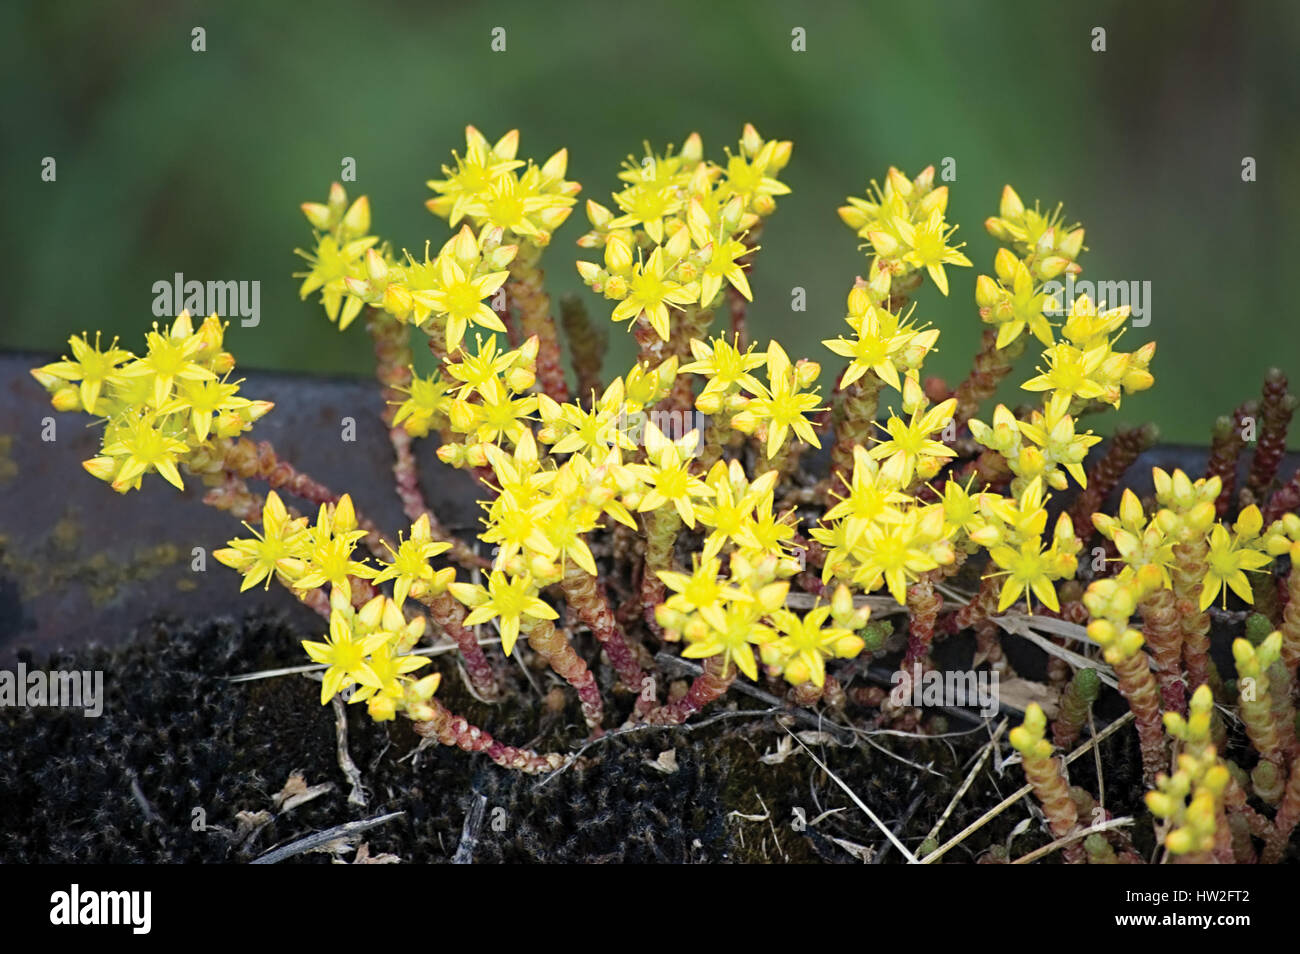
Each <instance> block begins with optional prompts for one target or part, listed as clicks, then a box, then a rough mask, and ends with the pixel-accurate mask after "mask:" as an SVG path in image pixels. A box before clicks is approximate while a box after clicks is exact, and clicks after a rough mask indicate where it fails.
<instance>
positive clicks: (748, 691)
mask: <svg viewBox="0 0 1300 954" xmlns="http://www.w3.org/2000/svg"><path fill="white" fill-rule="evenodd" d="M655 662H657V663H658V664H659V665H660V666H663V667H664V668H666V669H677V670H679V671H681V672H684V673H687V674H689V675H691V676H698V675H700V674H701V673H702V672H704V667H703V666H699V665H696V664H695V663H693V662H690V661H689V660H686V659H682V658H681V657H680V656H674V655H673V654H672V653H666V652H658V653H655ZM731 688H732V689H734V690H735V691H736V692H739V693H740V694H741V695H742V696H749V697H750V698H751V699H757V700H758V701H759V702H764V703H767V704H768V705H769V706H771V707H772V708H774V709H783V710H785V712H786V713H787V714H788V715H790V716H791V717H793V718H794V719H795V720H797V721H798V722H801V723H803V724H804V725H806V726H807V727H808V728H810V729H815V730H816V731H818V732H828V733H830V735H832V736H835V737H836V738H835V741H836V742H838V743H839V744H840V745H854V744H855V742H856V740H855V739H854V738H853V736H854V734H855V733H856V731H857V730H855V729H854V728H853V727H852V726H847V725H840V724H839V723H838V722H831V721H829V720H828V719H826V718H824V717H823V716H821V715H816V714H814V713H812V712H809V711H808V710H807V709H803V708H800V707H797V706H792V705H790V704H789V703H787V702H786V701H785V700H784V699H782V698H780V697H779V696H774V695H772V693H770V692H766V691H764V690H762V689H760V688H758V687H757V686H753V685H750V684H749V683H747V682H740V681H739V680H737V681H736V682H734V683H732V684H731Z"/></svg>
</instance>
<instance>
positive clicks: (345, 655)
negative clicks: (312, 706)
mask: <svg viewBox="0 0 1300 954" xmlns="http://www.w3.org/2000/svg"><path fill="white" fill-rule="evenodd" d="M331 602H332V603H334V608H333V610H332V612H331V613H330V626H329V634H328V635H327V636H326V639H325V642H323V643H320V642H313V641H311V640H306V639H304V640H303V641H302V648H303V649H305V650H306V651H307V655H308V656H310V657H311V658H312V660H313V661H314V662H317V663H320V664H321V665H323V666H326V667H328V668H327V669H326V670H325V676H324V678H323V680H322V681H321V686H320V701H321V705H324V704H325V703H327V702H329V701H330V700H331V699H333V698H334V696H335V695H337V694H338V693H340V692H342V691H343V690H344V689H347V688H348V687H349V686H352V685H356V684H357V683H360V684H361V685H362V686H369V687H371V688H372V689H374V690H378V689H382V688H383V682H382V680H381V679H380V677H379V675H378V674H377V673H376V672H375V671H374V670H373V669H372V668H371V667H370V661H369V659H368V658H367V657H369V656H370V655H371V654H372V653H374V652H376V651H377V650H378V649H379V648H380V647H381V646H383V645H384V644H385V643H386V642H388V634H387V633H383V632H374V633H370V634H369V635H365V636H361V635H358V634H357V632H356V630H355V628H354V621H355V617H354V616H352V614H350V613H349V612H348V611H347V610H346V609H344V608H343V606H342V605H341V601H331Z"/></svg>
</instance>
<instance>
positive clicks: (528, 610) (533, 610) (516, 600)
mask: <svg viewBox="0 0 1300 954" xmlns="http://www.w3.org/2000/svg"><path fill="white" fill-rule="evenodd" d="M449 589H450V590H451V594H452V596H454V597H456V599H458V600H460V601H461V602H462V603H464V604H465V605H466V606H468V607H470V612H469V615H468V616H466V617H465V625H466V626H478V625H479V624H481V623H486V622H488V621H489V620H493V619H495V620H497V625H498V627H499V628H500V630H501V649H502V651H503V652H505V654H506V655H507V656H509V655H510V654H511V653H512V652H514V648H515V642H516V641H517V640H518V639H519V628H520V625H521V624H522V623H523V622H524V621H525V620H538V619H558V618H559V614H558V613H556V612H555V610H553V609H551V608H550V607H549V606H547V605H546V603H544V602H543V601H542V600H541V599H540V598H539V597H538V595H537V594H538V590H537V587H536V586H535V585H534V584H533V579H532V577H531V576H529V575H524V576H510V575H508V574H506V573H503V572H502V571H500V570H493V571H492V572H491V573H490V574H488V585H487V586H486V587H483V586H480V585H478V584H477V583H452V584H451V585H450V587H449Z"/></svg>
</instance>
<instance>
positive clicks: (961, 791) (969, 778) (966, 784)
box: [921, 718, 1007, 841]
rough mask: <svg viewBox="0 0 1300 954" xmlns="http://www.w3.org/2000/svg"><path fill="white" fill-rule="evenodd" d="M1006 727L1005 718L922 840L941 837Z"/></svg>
mask: <svg viewBox="0 0 1300 954" xmlns="http://www.w3.org/2000/svg"><path fill="white" fill-rule="evenodd" d="M1006 729H1007V720H1006V719H1005V718H1004V719H1003V720H1002V721H1001V722H999V723H998V727H997V728H996V729H995V730H994V731H993V735H992V736H991V737H990V738H989V740H988V742H986V743H984V747H983V748H982V749H980V754H979V758H978V759H976V761H975V765H974V766H973V767H972V768H971V770H970V772H969V773H968V774H967V775H966V779H965V781H963V782H962V783H961V786H960V787H959V788H958V789H957V791H956V792H955V793H954V794H953V796H952V801H950V802H948V807H947V808H945V809H944V810H943V814H942V815H940V816H939V820H938V821H937V822H935V823H934V827H933V828H931V829H930V833H929V834H928V835H926V836H925V837H924V838H923V839H921V840H922V841H929V840H930V839H931V838H938V837H939V832H940V830H941V829H942V828H943V826H944V825H945V824H947V822H948V818H949V817H950V816H951V815H952V813H953V810H954V809H955V808H956V807H957V803H958V802H959V801H961V797H962V796H963V795H965V794H966V792H967V790H968V789H969V788H970V787H971V785H972V784H973V783H974V781H975V776H976V775H978V774H979V772H980V769H982V768H983V767H984V763H985V762H987V761H988V760H989V756H990V755H992V754H993V750H994V749H995V748H996V747H997V744H998V739H1000V738H1002V733H1003V732H1005V731H1006Z"/></svg>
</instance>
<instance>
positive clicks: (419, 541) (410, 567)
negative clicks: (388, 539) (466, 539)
mask: <svg viewBox="0 0 1300 954" xmlns="http://www.w3.org/2000/svg"><path fill="white" fill-rule="evenodd" d="M385 545H387V544H385ZM450 549H451V544H450V543H443V542H441V541H435V540H434V539H433V532H432V529H431V527H430V523H429V515H428V514H427V513H426V514H421V515H420V518H419V519H418V520H416V521H415V523H413V524H411V532H410V535H409V536H408V537H407V538H406V539H405V540H399V542H398V545H397V549H396V550H393V548H392V547H389V548H388V550H389V552H390V553H392V555H393V559H392V561H391V562H390V563H389V564H388V565H387V566H385V567H384V568H383V569H382V570H380V571H379V573H378V574H376V576H375V577H374V579H373V580H372V581H371V582H372V583H374V585H375V586H378V585H379V584H380V583H384V582H386V581H388V580H393V581H394V582H393V602H394V603H395V604H396V605H397V606H398V608H401V605H402V603H403V602H405V601H406V597H407V595H408V594H410V593H412V592H414V593H415V595H416V596H417V597H419V596H421V595H422V594H423V592H424V591H425V590H427V589H429V587H430V585H431V584H433V583H434V581H435V578H434V572H433V567H431V566H429V560H431V559H432V558H433V557H435V556H437V555H438V554H439V553H445V552H446V551H448V550H450ZM444 572H449V573H451V574H452V575H454V574H455V571H454V570H451V569H450V568H448V570H447V571H444Z"/></svg>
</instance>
